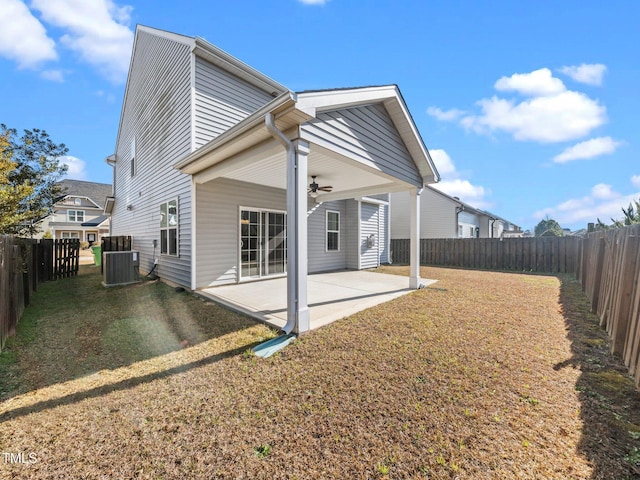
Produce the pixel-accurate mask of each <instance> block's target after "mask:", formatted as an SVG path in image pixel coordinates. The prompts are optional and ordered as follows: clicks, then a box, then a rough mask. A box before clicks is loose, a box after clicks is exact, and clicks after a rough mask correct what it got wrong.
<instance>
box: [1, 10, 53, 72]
mask: <svg viewBox="0 0 640 480" xmlns="http://www.w3.org/2000/svg"><path fill="white" fill-rule="evenodd" d="M0 56H3V57H5V58H8V59H11V60H14V61H16V62H17V63H18V66H19V67H20V68H35V67H37V66H38V65H40V64H41V63H43V62H46V61H50V60H56V59H57V58H58V55H57V53H56V46H55V42H54V41H53V40H52V39H51V38H49V37H48V36H47V31H46V30H45V28H44V26H43V25H42V24H41V23H40V22H39V21H38V19H37V18H35V17H34V16H33V15H32V14H31V12H30V11H29V9H28V8H27V6H26V5H25V4H24V3H23V2H21V1H20V0H2V1H0Z"/></svg>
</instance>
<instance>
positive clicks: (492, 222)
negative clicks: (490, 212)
mask: <svg viewBox="0 0 640 480" xmlns="http://www.w3.org/2000/svg"><path fill="white" fill-rule="evenodd" d="M489 221H490V222H491V237H490V238H493V224H494V223H496V219H495V218H492V219H490V220H489Z"/></svg>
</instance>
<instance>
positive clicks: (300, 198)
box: [287, 139, 310, 333]
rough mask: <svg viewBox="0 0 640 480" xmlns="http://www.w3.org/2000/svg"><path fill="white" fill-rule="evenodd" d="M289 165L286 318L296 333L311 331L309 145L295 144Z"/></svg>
mask: <svg viewBox="0 0 640 480" xmlns="http://www.w3.org/2000/svg"><path fill="white" fill-rule="evenodd" d="M292 144H293V154H292V155H288V157H289V158H288V161H287V316H288V318H289V319H291V318H295V319H296V321H295V326H294V330H293V331H294V333H303V332H306V331H308V330H309V328H310V322H309V320H310V316H309V305H308V302H307V273H308V265H307V261H308V259H307V157H308V155H309V143H308V142H306V141H304V140H300V139H297V140H294V141H293V142H292Z"/></svg>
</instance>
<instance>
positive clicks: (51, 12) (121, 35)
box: [32, 0, 133, 83]
mask: <svg viewBox="0 0 640 480" xmlns="http://www.w3.org/2000/svg"><path fill="white" fill-rule="evenodd" d="M32 5H33V8H35V9H36V10H38V11H39V12H40V13H41V14H42V19H43V20H44V21H45V22H46V23H48V24H51V25H54V26H56V27H59V28H62V29H63V30H65V31H66V33H65V34H64V35H63V36H62V37H61V39H60V41H61V42H62V43H63V44H64V45H65V46H66V47H68V48H70V49H71V50H73V51H75V52H76V53H78V54H79V55H80V57H81V58H82V59H83V60H84V61H86V62H88V63H90V64H92V65H94V66H95V67H97V68H98V70H99V71H100V72H101V73H102V74H103V75H105V76H106V77H107V78H109V79H110V80H112V81H114V82H116V83H119V82H123V81H124V80H125V79H126V75H127V71H128V69H129V59H130V56H131V46H132V44H133V31H131V29H130V28H129V27H128V23H129V21H130V15H131V11H132V7H131V6H123V7H120V6H118V5H116V4H115V3H114V2H113V1H112V0H95V1H92V2H87V1H85V0H33V2H32Z"/></svg>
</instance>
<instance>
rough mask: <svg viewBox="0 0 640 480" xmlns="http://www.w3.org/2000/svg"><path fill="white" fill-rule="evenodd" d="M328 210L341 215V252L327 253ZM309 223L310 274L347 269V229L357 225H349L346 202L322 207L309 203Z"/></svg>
mask: <svg viewBox="0 0 640 480" xmlns="http://www.w3.org/2000/svg"><path fill="white" fill-rule="evenodd" d="M327 210H331V211H333V212H339V213H340V250H339V251H337V252H335V251H332V252H327V251H326V241H327V229H326V227H327V225H326V218H327ZM308 212H309V215H308V217H307V222H308V231H309V233H308V238H309V241H308V242H309V243H308V258H309V273H315V272H327V271H330V270H342V269H345V268H347V251H348V249H349V245H348V243H347V240H346V234H345V232H346V229H347V228H353V227H354V226H355V223H347V208H346V200H340V201H335V202H325V203H322V204H320V205H317V204H315V203H311V202H310V203H309V209H308Z"/></svg>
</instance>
